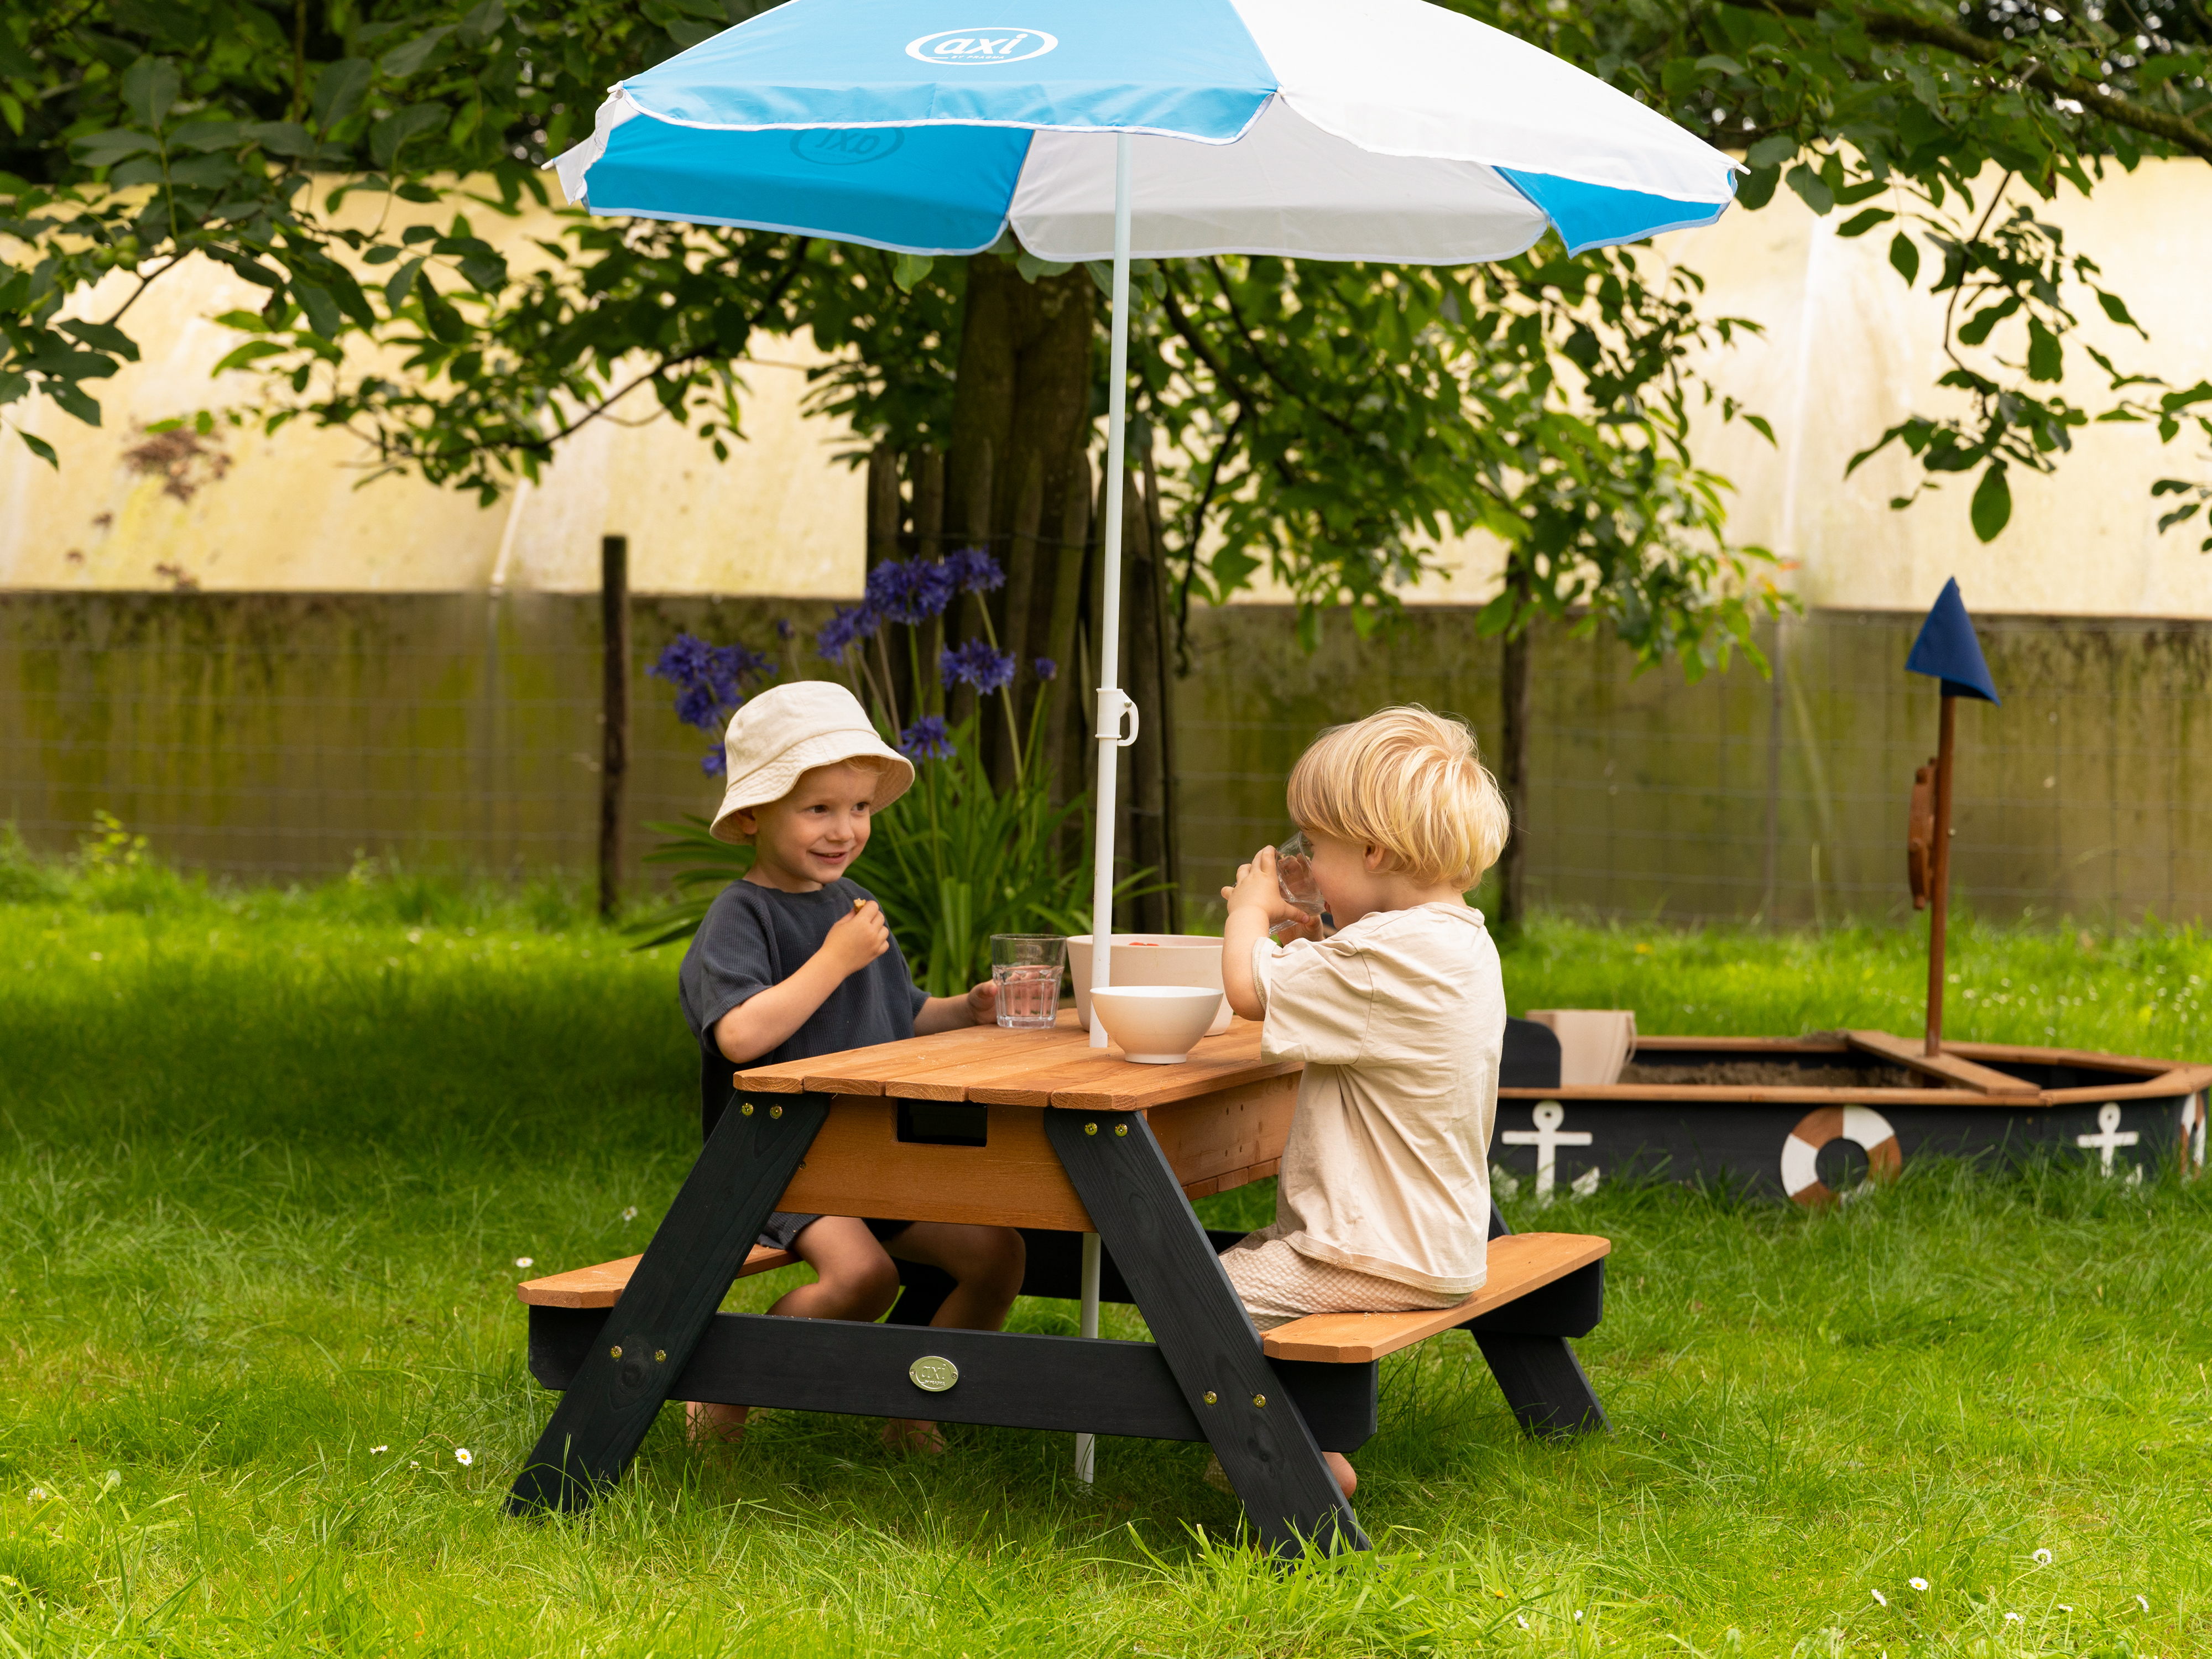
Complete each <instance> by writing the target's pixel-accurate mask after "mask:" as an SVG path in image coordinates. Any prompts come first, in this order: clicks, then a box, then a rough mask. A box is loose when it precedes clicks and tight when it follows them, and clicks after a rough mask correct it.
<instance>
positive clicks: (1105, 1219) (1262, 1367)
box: [1045, 1109, 1369, 1556]
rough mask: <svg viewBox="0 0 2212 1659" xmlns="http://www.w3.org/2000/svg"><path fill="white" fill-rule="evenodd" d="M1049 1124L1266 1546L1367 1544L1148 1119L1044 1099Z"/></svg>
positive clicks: (1285, 1550)
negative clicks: (1065, 1107)
mask: <svg viewBox="0 0 2212 1659" xmlns="http://www.w3.org/2000/svg"><path fill="white" fill-rule="evenodd" d="M1045 1133H1046V1136H1047V1137H1048V1139H1050V1140H1051V1142H1052V1146H1053V1150H1054V1152H1058V1153H1059V1154H1060V1163H1061V1164H1064V1165H1065V1166H1066V1170H1067V1175H1068V1179H1069V1180H1070V1181H1072V1182H1074V1183H1075V1190H1076V1191H1077V1192H1078V1193H1079V1194H1081V1195H1082V1199H1083V1204H1084V1207H1085V1209H1087V1210H1089V1211H1090V1212H1091V1220H1092V1221H1093V1222H1094V1223H1095V1224H1096V1225H1097V1228H1098V1234H1099V1237H1101V1238H1102V1239H1103V1240H1104V1241H1105V1245H1106V1248H1107V1249H1109V1251H1111V1252H1112V1253H1113V1256H1114V1260H1115V1261H1116V1262H1118V1263H1119V1264H1120V1265H1121V1274H1122V1277H1123V1278H1124V1279H1127V1281H1128V1285H1129V1290H1130V1293H1131V1295H1132V1296H1133V1297H1134V1299H1135V1301H1136V1304H1137V1310H1138V1311H1139V1312H1140V1313H1141V1314H1143V1315H1144V1316H1145V1322H1146V1324H1148V1325H1150V1326H1151V1327H1152V1340H1154V1341H1155V1342H1157V1343H1158V1345H1159V1349H1160V1352H1161V1354H1162V1356H1163V1357H1164V1358H1165V1359H1166V1360H1167V1363H1168V1369H1169V1370H1170V1371H1172V1372H1173V1373H1174V1374H1175V1379H1176V1384H1177V1386H1178V1387H1180V1388H1181V1389H1182V1393H1183V1397H1184V1398H1185V1399H1186V1400H1187V1401H1188V1402H1189V1404H1190V1408H1191V1411H1192V1413H1193V1414H1194V1415H1195V1416H1196V1417H1197V1419H1198V1420H1199V1423H1200V1426H1202V1427H1203V1428H1204V1429H1205V1431H1206V1438H1207V1439H1208V1440H1209V1441H1210V1442H1212V1446H1213V1450H1214V1454H1215V1455H1216V1456H1218V1457H1219V1458H1220V1460H1221V1467H1222V1468H1223V1469H1224V1470H1225V1471H1226V1472H1227V1474H1228V1476H1229V1480H1230V1484H1231V1486H1235V1487H1236V1489H1237V1497H1238V1498H1242V1499H1243V1504H1244V1510H1245V1513H1246V1514H1247V1515H1248V1516H1250V1517H1251V1521H1252V1524H1253V1526H1254V1527H1255V1528H1257V1529H1258V1531H1259V1534H1260V1536H1261V1539H1262V1540H1263V1541H1265V1542H1266V1544H1267V1547H1268V1548H1269V1549H1271V1550H1273V1552H1274V1553H1276V1554H1278V1555H1281V1556H1295V1555H1297V1554H1298V1553H1300V1552H1301V1550H1302V1549H1303V1548H1304V1547H1305V1545H1306V1544H1307V1543H1309V1542H1311V1543H1312V1544H1314V1545H1316V1546H1317V1547H1320V1548H1322V1549H1324V1550H1328V1551H1330V1552H1332V1553H1333V1552H1334V1551H1336V1550H1340V1549H1345V1548H1351V1549H1366V1548H1367V1547H1369V1546H1368V1542H1367V1535H1366V1534H1364V1533H1363V1532H1362V1531H1361V1530H1360V1529H1359V1522H1358V1520H1357V1519H1356V1518H1355V1517H1354V1516H1353V1515H1352V1505H1351V1504H1349V1503H1347V1502H1346V1500H1345V1497H1344V1494H1343V1493H1342V1492H1340V1491H1339V1490H1338V1488H1337V1484H1336V1477H1335V1476H1334V1475H1332V1474H1330V1473H1329V1472H1328V1463H1327V1462H1325V1461H1323V1459H1322V1454H1321V1448H1320V1446H1319V1445H1317V1444H1316V1443H1315V1440H1314V1437H1313V1432H1312V1431H1311V1430H1310V1429H1309V1428H1308V1427H1307V1426H1306V1421H1305V1419H1304V1417H1303V1416H1302V1415H1300V1413H1299V1412H1298V1408H1297V1405H1296V1404H1295V1403H1294V1402H1293V1401H1291V1394H1290V1390H1289V1389H1287V1388H1286V1387H1285V1386H1284V1384H1283V1383H1282V1380H1281V1379H1280V1378H1279V1376H1277V1375H1276V1374H1275V1370H1274V1368H1273V1366H1272V1365H1271V1364H1269V1363H1268V1361H1267V1354H1266V1352H1264V1351H1263V1350H1262V1349H1261V1346H1260V1337H1259V1334H1258V1333H1257V1332H1256V1331H1255V1330H1254V1329H1253V1328H1252V1322H1251V1320H1250V1318H1249V1317H1248V1316H1246V1314H1245V1312H1244V1308H1243V1304H1241V1303H1240V1302H1238V1301H1237V1292H1236V1291H1234V1290H1233V1289H1231V1286H1230V1284H1229V1275H1228V1274H1227V1273H1225V1272H1224V1271H1223V1270H1222V1267H1221V1260H1220V1258H1219V1257H1218V1255H1215V1254H1214V1249H1213V1245H1212V1243H1211V1242H1210V1241H1209V1240H1208V1239H1207V1237H1206V1229H1205V1228H1204V1227H1202V1226H1200V1225H1199V1220H1198V1217H1197V1216H1196V1215H1195V1214H1194V1213H1193V1212H1192V1210H1191V1207H1190V1202H1189V1200H1188V1199H1186V1198H1184V1197H1183V1195H1182V1188H1181V1187H1180V1186H1178V1185H1177V1184H1176V1178H1175V1171H1174V1170H1173V1169H1172V1168H1171V1167H1170V1165H1169V1164H1168V1160H1167V1156H1166V1154H1165V1153H1164V1152H1161V1150H1160V1144H1159V1142H1158V1140H1156V1139H1153V1137H1152V1127H1151V1126H1150V1125H1149V1124H1147V1123H1146V1121H1145V1119H1144V1118H1143V1117H1142V1116H1141V1115H1139V1114H1138V1113H1135V1112H1071V1111H1061V1110H1058V1109H1048V1111H1047V1112H1046V1113H1045Z"/></svg>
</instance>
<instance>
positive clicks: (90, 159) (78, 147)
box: [70, 127, 154, 167]
mask: <svg viewBox="0 0 2212 1659" xmlns="http://www.w3.org/2000/svg"><path fill="white" fill-rule="evenodd" d="M153 148H154V137H153V135H152V134H151V133H145V132H133V131H131V129H130V128H128V127H115V128H112V129H110V130H109V131H106V132H91V133H87V134H86V135H85V136H84V137H82V138H72V139H71V140H70V149H72V150H73V151H75V152H76V161H77V163H78V165H79V166H82V167H113V166H114V165H115V164H116V163H117V162H118V161H121V160H123V158H124V157H125V156H126V155H138V154H140V153H141V152H142V151H144V150H149V149H153Z"/></svg>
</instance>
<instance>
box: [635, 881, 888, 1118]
mask: <svg viewBox="0 0 2212 1659" xmlns="http://www.w3.org/2000/svg"><path fill="white" fill-rule="evenodd" d="M874 896H875V895H874V894H872V893H871V892H869V891H868V890H866V888H864V887H862V886H861V885H860V884H859V883H857V882H853V881H846V880H844V879H842V878H840V879H839V880H836V881H833V882H831V883H830V884H829V885H828V886H826V887H823V888H822V889H820V890H817V891H815V892H811V893H786V892H783V891H781V890H778V889H776V888H773V887H763V886H760V885H758V884H757V883H753V882H749V881H733V882H732V883H731V884H729V885H728V886H727V887H726V888H724V889H723V890H722V892H721V895H720V896H719V897H718V898H716V899H715V901H714V904H713V905H712V906H711V907H709V908H708V911H707V919H706V920H705V921H702V922H701V923H700V924H699V931H698V933H696V934H695V935H694V936H693V937H692V940H691V948H690V950H688V951H685V952H684V966H683V968H682V969H680V970H679V972H678V977H677V987H678V994H679V995H680V996H681V997H682V998H683V1000H684V1018H685V1019H686V1020H688V1021H689V1022H690V1026H691V1032H692V1035H693V1036H696V1037H697V1038H698V1039H699V1052H700V1056H701V1059H702V1063H703V1065H704V1067H705V1069H706V1072H707V1073H708V1075H709V1077H719V1079H720V1085H721V1087H720V1090H719V1091H710V1092H712V1093H713V1096H714V1097H713V1099H712V1100H711V1101H706V1102H702V1105H703V1106H705V1108H706V1109H707V1112H708V1115H709V1116H714V1115H719V1112H720V1105H721V1101H722V1097H723V1095H724V1094H726V1091H727V1089H728V1084H729V1077H730V1072H731V1069H732V1068H731V1066H730V1062H729V1061H728V1060H725V1059H723V1058H722V1055H721V1053H720V1050H719V1049H717V1048H715V1046H714V1025H715V1023H716V1022H717V1021H719V1020H720V1018H722V1016H723V1015H725V1014H726V1013H728V1012H730V1010H731V1009H732V1008H734V1007H736V1006H738V1004H740V1003H742V1002H744V1001H745V1000H747V999H748V998H750V997H752V996H755V995H757V994H759V993H761V992H763V991H765V990H767V989H768V988H769V986H771V985H780V984H781V983H782V982H783V981H785V980H787V979H789V978H790V977H791V976H792V975H793V974H795V973H797V972H798V971H799V969H800V968H801V967H803V966H804V965H805V963H806V961H807V959H808V958H809V957H811V956H812V955H813V954H814V953H815V952H816V951H818V950H820V949H821V948H822V941H823V939H827V938H828V937H829V929H830V928H831V927H833V926H835V925H836V921H837V919H838V918H839V917H841V916H848V915H851V914H852V913H853V901H854V900H855V899H866V898H873V897H874ZM927 1000H929V998H928V995H927V993H926V992H924V991H923V990H921V987H918V986H916V985H915V982H914V975H911V974H909V973H908V971H907V966H906V957H904V956H902V954H900V951H899V947H898V941H897V940H896V939H893V940H892V941H891V948H890V950H888V951H884V953H883V955H881V956H879V957H877V958H876V959H875V960H874V961H873V962H872V963H869V964H868V965H867V966H866V967H865V968H863V969H860V971H859V972H858V973H855V974H851V975H848V976H847V977H846V979H845V981H844V983H842V985H840V986H838V987H837V988H836V990H834V991H832V992H831V993H830V994H829V997H828V999H827V1000H825V1001H824V1002H823V1005H822V1006H820V1007H819V1008H817V1009H816V1010H815V1011H814V1012H813V1014H812V1015H811V1016H810V1017H809V1018H808V1019H807V1020H806V1023H805V1024H803V1025H801V1026H800V1027H799V1029H798V1030H796V1031H793V1033H792V1034H791V1036H789V1037H788V1038H787V1039H786V1040H785V1042H783V1043H782V1045H781V1047H779V1048H776V1049H775V1050H774V1051H773V1052H771V1053H769V1054H763V1055H762V1056H761V1057H760V1058H759V1059H758V1060H752V1061H750V1062H749V1063H750V1064H751V1065H755V1066H772V1065H776V1064H779V1063H781V1061H784V1060H811V1059H812V1058H813V1057H814V1056H815V1055H817V1054H837V1053H839V1052H841V1051H842V1050H844V1049H847V1048H866V1047H868V1046H869V1045H870V1044H871V1043H877V1042H902V1041H903V1040H905V1039H906V1038H908V1037H910V1036H913V1035H914V1021H915V1015H917V1014H919V1013H920V1012H921V1005H922V1004H923V1003H925V1002H927Z"/></svg>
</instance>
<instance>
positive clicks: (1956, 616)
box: [1905, 576, 2004, 702]
mask: <svg viewBox="0 0 2212 1659" xmlns="http://www.w3.org/2000/svg"><path fill="white" fill-rule="evenodd" d="M1905 672H1907V673H1908V674H1928V675H1931V676H1933V677H1934V678H1936V679H1939V680H1941V681H1942V682H1943V695H1944V696H1947V697H1979V698H1980V699H1981V700H1982V701H1983V702H2003V701H2004V699H2003V698H2002V697H2000V696H1997V688H1996V682H1995V681H1993V680H1991V679H1990V665H1989V664H1987V663H1985V662H1984V661H1983V660H1982V642H1981V641H1979V640H1978V639H1977V638H1975V637H1974V623H1973V619H1972V617H1969V616H1967V615H1966V601H1965V600H1964V599H1960V597H1959V579H1958V578H1957V577H1956V576H1954V577H1952V578H1951V580H1948V581H1947V582H1945V583H1944V584H1943V591H1942V592H1941V593H1939V594H1937V595H1936V603H1935V604H1934V605H1931V606H1930V607H1929V611H1928V620H1927V621H1926V622H1924V623H1921V624H1920V637H1919V638H1918V639H1917V640H1915V641H1913V642H1912V654H1911V656H1909V657H1907V658H1906V659H1905Z"/></svg>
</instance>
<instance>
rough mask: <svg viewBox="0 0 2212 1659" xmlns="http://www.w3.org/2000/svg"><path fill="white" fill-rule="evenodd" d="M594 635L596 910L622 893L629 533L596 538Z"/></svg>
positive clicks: (607, 910)
mask: <svg viewBox="0 0 2212 1659" xmlns="http://www.w3.org/2000/svg"><path fill="white" fill-rule="evenodd" d="M599 637H600V651H601V655H602V658H603V660H604V665H605V689H604V691H603V694H602V708H601V715H600V718H601V722H602V725H603V726H604V731H603V733H602V738H601V747H600V759H599V915H601V916H603V917H611V916H612V915H614V913H615V908H616V906H617V903H618V902H620V900H621V897H622V843H623V795H624V793H625V785H626V784H627V783H628V781H629V538H628V537H626V536H603V537H601V538H599Z"/></svg>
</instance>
